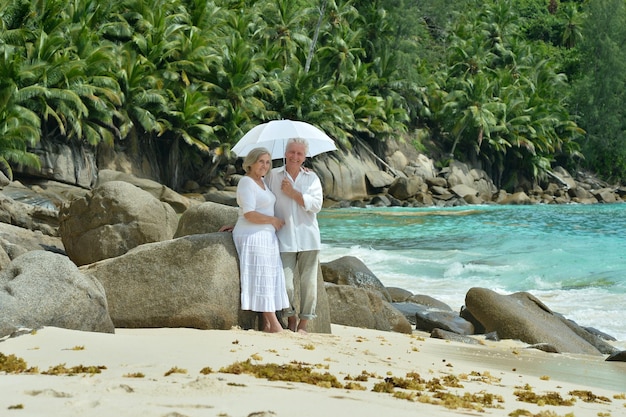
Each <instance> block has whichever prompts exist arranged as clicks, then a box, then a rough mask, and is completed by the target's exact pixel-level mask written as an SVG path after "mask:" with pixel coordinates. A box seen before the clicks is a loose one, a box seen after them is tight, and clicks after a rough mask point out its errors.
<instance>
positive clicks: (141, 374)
mask: <svg viewBox="0 0 626 417" xmlns="http://www.w3.org/2000/svg"><path fill="white" fill-rule="evenodd" d="M0 353H2V355H0V392H2V395H1V396H0V415H2V416H21V417H25V416H79V415H80V416H115V417H124V416H129V417H130V416H139V415H148V416H168V417H182V416H189V417H192V416H223V417H226V416H229V417H248V416H259V417H260V416H283V417H287V416H301V417H304V416H336V415H344V414H346V413H350V414H353V415H355V416H359V417H363V416H381V415H384V416H404V415H406V416H409V415H411V416H415V415H424V416H452V415H457V416H458V415H493V416H542V417H556V416H576V417H584V416H589V417H591V416H594V417H598V416H607V417H608V416H613V417H616V416H626V363H616V362H606V361H604V357H603V356H598V357H595V356H581V355H567V354H551V353H545V352H541V351H538V350H534V349H527V348H526V345H524V344H523V343H519V342H515V341H500V342H491V341H483V344H481V345H467V344H461V343H457V342H447V341H444V340H439V339H432V338H430V337H429V335H428V334H427V333H420V332H417V333H414V334H413V335H406V334H399V333H389V332H380V331H375V330H368V329H360V328H352V327H346V326H339V325H333V326H332V334H308V335H302V334H297V333H291V332H288V331H285V332H282V333H278V334H266V333H262V332H258V331H250V330H249V331H245V330H241V329H231V330H196V329H182V328H178V329H172V328H165V329H117V330H116V333H115V334H102V333H89V332H80V331H72V330H66V329H59V328H52V327H47V328H44V329H40V330H37V331H35V332H32V333H30V334H25V335H22V336H19V337H14V338H9V339H4V340H2V341H0ZM19 359H22V360H23V362H21V361H20V360H19ZM16 362H17V365H16ZM18 365H19V366H18ZM20 366H21V367H22V368H21V370H22V371H21V372H15V370H16V369H19V368H20ZM253 373H255V374H256V375H257V376H255V375H253ZM552 404H555V405H552Z"/></svg>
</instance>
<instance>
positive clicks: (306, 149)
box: [285, 138, 309, 156]
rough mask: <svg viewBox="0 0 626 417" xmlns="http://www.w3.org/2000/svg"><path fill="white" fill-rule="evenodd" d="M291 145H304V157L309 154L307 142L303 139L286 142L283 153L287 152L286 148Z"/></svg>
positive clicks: (292, 139)
mask: <svg viewBox="0 0 626 417" xmlns="http://www.w3.org/2000/svg"><path fill="white" fill-rule="evenodd" d="M292 143H297V144H298V145H304V156H307V155H308V154H309V141H308V140H306V139H303V138H291V139H289V140H288V141H287V145H285V152H287V148H289V145H291V144H292Z"/></svg>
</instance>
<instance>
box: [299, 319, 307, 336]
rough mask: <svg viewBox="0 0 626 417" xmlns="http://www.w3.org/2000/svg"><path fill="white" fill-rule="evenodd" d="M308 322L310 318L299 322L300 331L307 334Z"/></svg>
mask: <svg viewBox="0 0 626 417" xmlns="http://www.w3.org/2000/svg"><path fill="white" fill-rule="evenodd" d="M307 322H308V320H300V323H298V333H301V334H307V331H306V325H307Z"/></svg>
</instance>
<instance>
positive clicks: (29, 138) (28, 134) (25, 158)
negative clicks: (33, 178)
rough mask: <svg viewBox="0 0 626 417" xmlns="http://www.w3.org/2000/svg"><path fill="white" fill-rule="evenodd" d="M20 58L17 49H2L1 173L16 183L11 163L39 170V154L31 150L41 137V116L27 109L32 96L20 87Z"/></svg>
mask: <svg viewBox="0 0 626 417" xmlns="http://www.w3.org/2000/svg"><path fill="white" fill-rule="evenodd" d="M20 61H21V57H20V56H19V55H18V54H16V51H15V48H13V47H10V46H7V45H4V46H2V47H0V170H1V171H2V172H4V173H5V174H6V176H7V177H8V178H9V179H10V180H13V170H12V168H11V164H12V163H13V164H21V165H24V166H27V167H32V168H36V169H39V167H40V161H39V158H38V156H37V155H35V154H34V153H32V152H30V151H29V150H28V148H29V147H33V146H35V145H36V144H37V143H38V142H39V139H40V137H41V125H40V119H39V115H37V113H35V112H34V111H32V110H30V109H29V108H27V107H26V106H24V103H25V102H28V100H29V98H30V95H31V94H32V93H33V92H32V88H31V87H25V88H20V87H19V86H18V83H19V80H20V73H21V69H20V67H21V65H20V63H21V62H20Z"/></svg>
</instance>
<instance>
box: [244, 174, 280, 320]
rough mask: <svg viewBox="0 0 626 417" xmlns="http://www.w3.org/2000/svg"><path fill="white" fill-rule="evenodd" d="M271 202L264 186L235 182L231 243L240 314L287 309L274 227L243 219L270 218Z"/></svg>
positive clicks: (250, 179)
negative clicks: (236, 266)
mask: <svg viewBox="0 0 626 417" xmlns="http://www.w3.org/2000/svg"><path fill="white" fill-rule="evenodd" d="M264 184H265V182H264ZM275 202H276V197H275V196H274V194H273V193H272V192H271V191H270V189H269V188H268V187H267V185H266V186H265V189H263V188H262V187H260V186H259V185H258V184H257V183H256V182H255V181H254V180H253V179H252V178H250V177H249V176H244V177H243V178H241V180H240V181H239V184H238V185H237V204H238V205H239V216H238V218H237V223H236V224H235V227H234V229H233V240H234V242H235V247H236V248H237V253H238V254H239V271H240V279H241V309H242V310H251V311H257V312H273V311H279V310H282V309H283V308H287V307H289V299H288V297H287V291H286V289H285V274H284V272H283V265H282V262H281V260H280V251H279V249H278V238H277V237H276V231H275V229H274V226H272V225H271V224H257V223H252V222H250V221H248V220H246V218H245V217H244V213H247V212H250V211H256V212H259V213H261V214H265V215H267V216H273V215H274V203H275Z"/></svg>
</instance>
